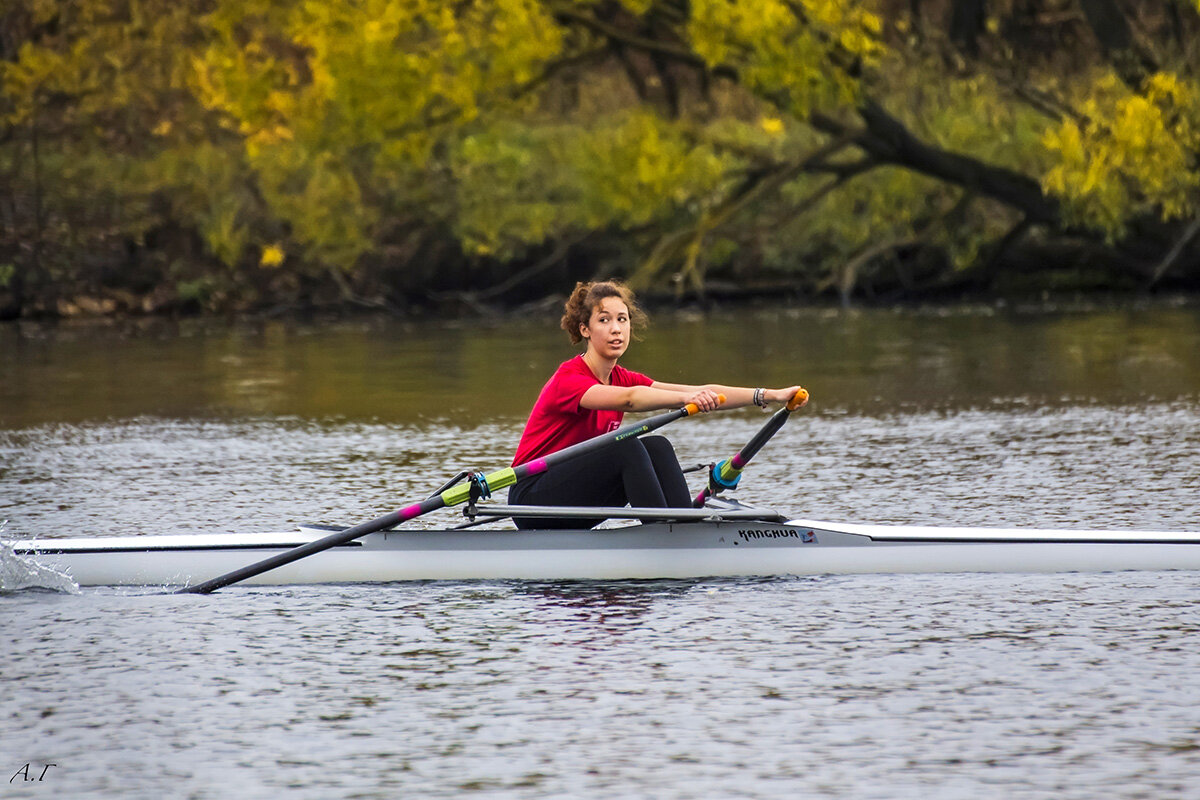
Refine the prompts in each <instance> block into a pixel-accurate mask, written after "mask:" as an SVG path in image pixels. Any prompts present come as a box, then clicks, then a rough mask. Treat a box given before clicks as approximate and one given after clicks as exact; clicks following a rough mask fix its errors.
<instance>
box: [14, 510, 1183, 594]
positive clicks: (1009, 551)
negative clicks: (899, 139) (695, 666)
mask: <svg viewBox="0 0 1200 800" xmlns="http://www.w3.org/2000/svg"><path fill="white" fill-rule="evenodd" d="M473 512H474V514H475V515H478V516H480V517H482V518H485V519H493V520H496V519H503V518H505V517H509V516H511V515H512V514H513V513H514V512H519V513H520V515H521V516H522V517H535V518H536V517H538V516H542V517H548V516H555V517H563V516H574V517H577V518H579V519H580V520H581V527H580V528H579V529H576V530H513V529H503V528H489V529H480V528H477V527H462V526H460V527H459V528H447V529H440V530H391V531H381V532H376V533H370V534H367V535H364V536H361V537H359V538H356V539H354V540H352V541H349V542H345V543H343V544H339V545H336V546H332V547H329V548H327V549H324V550H322V551H321V552H318V553H315V554H313V555H310V556H308V557H306V558H303V559H299V560H296V561H294V562H292V563H289V564H286V565H284V566H280V567H278V568H276V569H273V570H270V571H266V572H263V573H261V574H259V575H256V576H253V577H250V578H247V579H246V581H245V582H247V583H254V584H312V583H360V582H392V581H414V580H629V579H689V578H706V577H741V576H784V575H825V574H848V573H906V572H907V573H913V572H929V573H933V572H1016V573H1019V572H1106V571H1118V570H1200V533H1183V532H1154V531H1129V532H1122V531H1068V530H1035V529H1020V528H939V527H917V526H888V525H859V524H843V523H835V522H821V521H814V520H803V519H789V518H786V517H785V516H783V515H781V514H779V513H778V512H775V511H771V510H765V509H757V508H753V507H750V506H746V505H742V504H740V503H737V502H733V501H729V500H725V499H723V498H712V499H709V500H708V503H707V504H706V506H705V507H704V508H700V509H628V508H627V509H595V508H592V509H586V508H585V509H579V508H543V507H529V506H522V507H513V506H487V505H480V506H478V507H477V508H475V509H473ZM596 516H607V517H609V518H613V519H617V518H621V519H625V520H635V523H634V524H626V525H624V526H621V527H610V528H599V529H588V528H585V527H583V526H584V525H586V524H589V523H588V522H582V520H584V519H587V518H588V517H592V518H594V517H596ZM468 525H470V523H468ZM337 530H340V529H338V528H330V527H324V526H305V527H301V528H299V529H298V530H295V531H291V532H287V533H245V534H195V535H149V536H114V537H92V538H67V539H43V540H40V541H36V542H22V541H13V542H10V544H11V546H12V548H13V551H14V552H15V553H16V554H17V555H19V556H23V557H26V558H30V559H33V560H34V561H35V562H36V563H38V564H40V565H43V566H46V567H51V568H53V569H57V570H60V571H64V572H67V573H69V574H70V575H71V577H72V578H74V580H75V581H76V582H77V583H78V584H79V585H81V586H93V585H152V586H192V585H195V584H197V583H199V582H201V581H205V580H207V579H210V578H211V577H212V576H214V575H219V574H222V573H225V572H228V571H230V570H233V569H236V568H238V567H241V566H243V565H244V564H246V563H247V561H249V560H255V559H259V558H268V557H270V556H272V555H275V554H278V553H284V552H287V551H289V550H291V549H293V548H295V547H299V546H301V545H305V544H309V543H312V542H314V541H318V540H320V539H321V538H322V537H324V536H326V535H328V534H329V533H330V532H331V531H337Z"/></svg>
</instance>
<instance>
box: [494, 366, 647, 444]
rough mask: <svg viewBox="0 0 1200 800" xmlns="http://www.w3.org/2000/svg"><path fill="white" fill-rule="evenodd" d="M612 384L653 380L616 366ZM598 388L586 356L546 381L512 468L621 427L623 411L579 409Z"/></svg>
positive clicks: (598, 382) (522, 436) (644, 382)
mask: <svg viewBox="0 0 1200 800" xmlns="http://www.w3.org/2000/svg"><path fill="white" fill-rule="evenodd" d="M609 382H610V384H611V385H612V386H649V385H650V384H652V383H654V380H653V379H651V378H648V377H646V376H645V375H643V374H642V373H640V372H634V371H633V370H629V369H625V368H624V367H622V366H620V365H617V366H614V367H613V371H612V377H611V378H610V381H609ZM599 385H600V380H599V379H598V378H597V377H596V376H595V375H593V374H592V370H591V368H590V367H589V366H588V365H587V362H586V361H584V360H583V356H581V355H580V356H575V357H574V358H572V359H571V360H570V361H564V362H563V363H562V365H561V366H560V367H559V368H558V370H557V371H556V372H555V373H554V374H553V375H551V376H550V380H548V381H546V385H545V386H543V387H542V393H541V394H540V395H538V399H537V402H536V403H534V404H533V411H532V412H531V413H530V414H529V421H528V422H526V423H525V431H524V432H523V433H522V434H521V442H520V444H518V445H517V454H516V455H515V456H513V462H512V465H513V466H514V467H515V466H517V465H519V464H524V463H525V462H526V461H531V460H533V459H535V458H539V457H541V456H545V455H549V454H550V453H556V452H558V451H559V450H562V449H563V448H564V447H570V446H571V445H573V444H579V443H580V442H583V441H587V440H588V439H591V438H592V437H593V436H599V435H600V434H602V433H606V432H607V431H615V430H616V429H617V428H619V427H621V420H622V419H624V417H625V414H624V412H621V411H592V410H591V409H587V408H581V407H580V405H579V401H580V400H581V399H582V398H583V393H584V392H586V391H587V390H588V389H590V388H592V387H593V386H599Z"/></svg>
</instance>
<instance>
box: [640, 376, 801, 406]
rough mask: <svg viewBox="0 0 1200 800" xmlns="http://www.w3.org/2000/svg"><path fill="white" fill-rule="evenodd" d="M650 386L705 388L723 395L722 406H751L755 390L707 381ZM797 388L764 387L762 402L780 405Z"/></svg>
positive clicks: (676, 389) (679, 389)
mask: <svg viewBox="0 0 1200 800" xmlns="http://www.w3.org/2000/svg"><path fill="white" fill-rule="evenodd" d="M650 387H651V388H652V389H663V390H665V391H670V392H683V393H687V392H697V391H702V390H707V391H710V392H713V393H714V394H723V395H725V404H724V405H723V406H722V408H742V407H743V406H752V405H754V392H755V391H756V390H755V389H749V388H746V387H745V386H721V385H720V384H716V383H708V384H705V385H703V386H689V385H687V384H682V383H662V382H660V381H655V382H654V383H652V384H650ZM799 389H800V387H799V386H788V387H786V388H783V389H764V390H763V402H765V403H768V404H770V403H778V404H780V405H782V404H784V403H786V402H787V401H789V400H791V399H792V398H793V397H795V395H796V392H797V391H799ZM806 402H807V401H806Z"/></svg>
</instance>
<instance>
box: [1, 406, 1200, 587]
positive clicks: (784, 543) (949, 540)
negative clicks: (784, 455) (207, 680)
mask: <svg viewBox="0 0 1200 800" xmlns="http://www.w3.org/2000/svg"><path fill="white" fill-rule="evenodd" d="M723 401H724V400H723V398H722V402H723ZM807 401H808V392H807V391H805V390H804V389H799V390H797V392H796V393H795V395H794V396H793V397H792V399H791V400H790V401H789V402H788V403H787V404H786V406H785V407H784V408H782V409H780V410H779V411H777V412H776V413H775V414H774V415H773V416H772V417H771V419H769V420H768V421H767V423H766V424H765V425H764V426H763V427H762V429H761V430H760V431H758V433H756V434H755V436H754V437H753V438H752V439H751V440H750V441H749V442H747V444H746V445H745V446H744V447H742V449H741V450H739V451H738V452H737V453H735V454H734V455H733V456H732V457H731V458H729V459H726V460H725V461H722V462H719V463H717V464H712V465H708V470H709V474H708V488H707V489H705V490H704V491H703V492H701V493H700V495H699V496H698V497H697V498H696V501H695V506H696V507H695V508H687V509H680V508H670V509H663V508H632V509H614V508H580V507H546V506H503V505H494V504H486V503H484V504H479V503H478V501H479V500H486V499H487V498H489V497H490V496H491V493H492V492H493V491H495V490H497V489H502V488H504V487H506V486H512V485H513V484H514V483H516V482H517V481H518V480H520V479H522V478H523V477H527V476H536V475H539V474H541V473H543V472H546V471H547V470H550V469H553V468H554V467H555V465H557V464H561V463H563V462H564V461H567V460H569V459H572V458H578V457H580V456H585V455H587V454H589V453H593V452H595V451H596V450H598V449H600V448H603V447H610V446H613V445H615V444H617V443H619V442H621V441H623V440H625V439H627V438H629V437H634V436H640V435H642V434H644V433H647V432H649V431H652V430H656V429H658V428H661V427H662V426H663V425H666V424H668V423H670V422H672V421H673V420H676V419H680V418H682V417H685V416H691V415H693V414H696V413H698V412H699V409H698V408H697V407H696V406H694V405H691V404H688V405H686V406H684V407H683V408H680V409H676V410H674V411H670V412H667V413H665V414H660V415H658V416H655V417H652V418H650V419H647V420H644V421H641V422H636V423H634V424H632V425H627V426H625V427H623V428H618V429H617V430H615V431H609V432H606V433H603V434H601V435H599V436H596V437H594V438H592V439H588V440H587V441H584V442H581V443H579V444H574V445H571V446H570V447H567V448H564V449H562V450H559V451H556V452H554V453H550V454H549V455H546V456H543V457H540V458H536V459H534V460H532V461H529V462H526V463H524V464H520V465H518V466H515V467H509V468H505V469H502V470H499V471H497V472H494V473H491V474H490V475H485V474H483V473H481V472H460V473H459V474H458V475H457V476H455V477H454V478H452V479H451V480H450V481H449V482H448V483H446V484H444V485H443V486H442V487H441V488H440V489H438V490H437V491H436V492H434V493H433V494H431V495H429V496H428V497H426V498H425V499H424V500H421V501H420V502H417V503H413V504H411V505H409V506H405V507H404V508H401V509H399V510H397V511H392V512H389V513H387V514H384V515H383V516H381V517H378V518H377V519H373V520H369V521H367V522H363V523H360V524H358V525H355V526H352V527H347V528H338V527H328V526H319V525H318V526H302V527H300V528H299V529H298V530H296V531H292V532H290V533H248V534H197V535H160V536H117V537H104V538H100V537H96V538H84V539H46V540H41V541H37V542H22V541H14V542H11V543H8V544H9V546H11V547H12V550H13V552H14V553H15V554H16V555H17V556H22V557H26V558H30V559H33V560H34V561H35V562H37V563H38V564H40V565H41V566H44V567H49V568H52V569H56V570H59V571H63V572H67V573H68V574H70V575H71V576H72V577H73V578H74V580H75V581H76V582H77V583H79V584H80V585H83V586H94V585H152V586H182V587H183V588H182V589H179V590H178V591H180V592H188V593H196V594H207V593H209V592H212V591H216V590H217V589H220V588H222V587H225V586H229V585H230V584H233V583H239V582H249V583H258V584H301V583H360V582H390V581H413V580H478V579H485V580H486V579H491V580H496V579H500V580H506V579H513V580H628V579H655V578H660V579H661V578H705V577H725V576H729V577H734V576H776V575H823V574H838V573H892V572H1106V571H1116V570H1173V569H1174V570H1179V569H1186V570H1200V533H1170V532H1151V531H1139V532H1119V531H1055V530H1028V529H1026V530H1022V529H1016V528H1004V529H1000V528H926V527H906V526H885V525H854V524H841V523H835V522H814V521H810V520H803V519H789V518H787V517H785V516H784V515H782V514H780V513H779V512H776V511H769V510H763V509H756V508H751V507H749V506H746V505H743V504H741V503H738V502H735V501H730V500H727V499H725V498H724V497H721V496H720V494H721V492H723V491H726V490H732V489H735V488H736V487H737V484H738V480H739V478H740V476H741V473H742V470H743V469H744V468H745V466H746V464H747V463H748V462H749V461H750V459H752V458H753V457H754V455H755V454H756V453H757V452H758V451H759V450H761V449H762V447H763V445H764V444H766V442H767V441H768V440H769V439H770V438H771V436H773V435H774V434H775V432H776V431H778V430H779V429H780V427H781V426H782V425H783V424H784V422H785V421H786V420H787V418H788V415H789V414H791V413H792V411H794V410H795V409H797V408H799V407H801V406H803V405H804V404H805V403H806V402H807ZM698 468H703V465H701V466H700V467H698ZM464 503H465V504H467V505H466V509H465V512H464V513H465V515H466V516H467V517H468V518H469V519H470V522H466V523H463V524H461V525H458V526H457V527H453V528H449V529H444V530H413V529H396V528H397V526H398V525H401V524H404V523H406V522H409V521H411V520H413V519H415V518H417V517H420V516H423V515H425V514H428V513H431V512H434V511H438V510H440V509H444V508H448V507H450V506H455V505H460V504H464ZM512 517H519V518H523V519H537V518H555V519H563V518H567V519H572V520H575V521H577V522H578V528H577V529H573V530H560V529H553V530H536V529H531V530H513V529H511V528H510V529H507V530H505V529H495V528H493V529H490V530H483V529H476V526H477V525H480V524H484V523H487V522H489V521H491V522H495V521H498V520H503V519H508V518H512ZM598 520H605V521H610V520H632V521H633V522H632V524H625V525H623V526H618V527H603V526H602V527H600V528H592V526H593V525H596V524H597V521H598ZM252 559H253V561H254V563H251V564H247V561H250V560H252Z"/></svg>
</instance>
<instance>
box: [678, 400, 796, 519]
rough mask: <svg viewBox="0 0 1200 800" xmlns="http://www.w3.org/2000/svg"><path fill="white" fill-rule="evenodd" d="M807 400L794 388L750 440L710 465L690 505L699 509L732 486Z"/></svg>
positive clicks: (734, 486) (734, 485) (735, 484)
mask: <svg viewBox="0 0 1200 800" xmlns="http://www.w3.org/2000/svg"><path fill="white" fill-rule="evenodd" d="M807 402H808V390H807V389H797V390H796V393H795V394H794V395H792V399H791V400H788V401H787V405H785V406H784V407H783V408H781V409H779V410H778V411H776V412H775V413H774V414H772V415H771V418H770V419H769V420H767V423H766V424H765V425H763V426H762V428H761V429H760V430H759V431H758V433H756V434H754V436H753V437H752V438H751V439H750V441H748V442H746V445H745V446H744V447H743V448H742V449H741V450H739V451H737V453H735V454H734V455H733V457H732V458H727V459H725V460H724V461H722V462H720V463H718V464H714V465H713V467H712V469H710V470H709V471H708V486H706V487H705V488H704V489H702V490H701V491H700V494H698V495H696V499H695V500H694V501H693V505H694V506H695V507H696V508H702V507H703V506H704V503H705V501H706V500H708V498H710V497H712V496H713V495H715V494H717V493H719V492H721V491H722V490H724V489H736V488H737V485H738V481H739V480H740V479H741V477H742V470H743V469H745V468H746V465H747V464H748V463H750V459H752V458H754V456H755V455H756V454H757V453H758V451H759V450H762V448H763V445H765V444H766V443H767V441H768V440H769V439H770V438H771V437H772V436H774V435H775V433H776V432H777V431H778V430H779V429H780V428H782V427H783V423H785V422H787V418H788V416H789V415H790V414H791V413H792V412H793V411H795V410H796V409H797V408H800V406H802V405H804V404H805V403H807Z"/></svg>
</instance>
